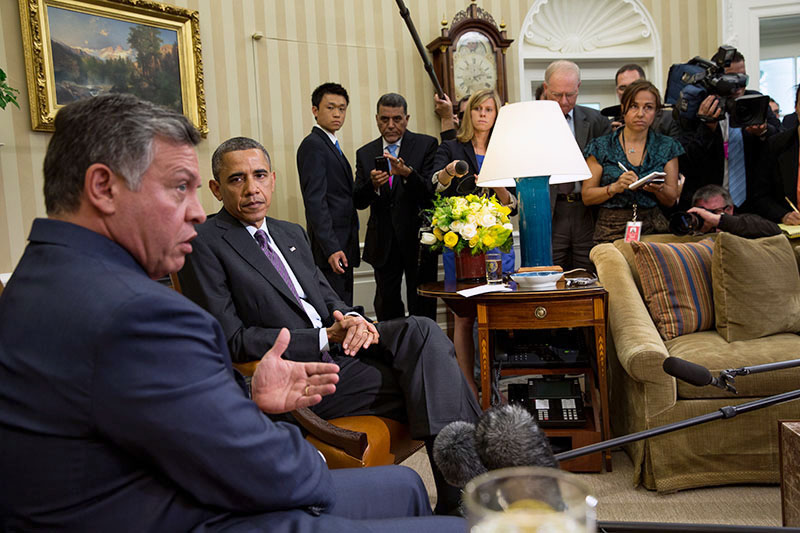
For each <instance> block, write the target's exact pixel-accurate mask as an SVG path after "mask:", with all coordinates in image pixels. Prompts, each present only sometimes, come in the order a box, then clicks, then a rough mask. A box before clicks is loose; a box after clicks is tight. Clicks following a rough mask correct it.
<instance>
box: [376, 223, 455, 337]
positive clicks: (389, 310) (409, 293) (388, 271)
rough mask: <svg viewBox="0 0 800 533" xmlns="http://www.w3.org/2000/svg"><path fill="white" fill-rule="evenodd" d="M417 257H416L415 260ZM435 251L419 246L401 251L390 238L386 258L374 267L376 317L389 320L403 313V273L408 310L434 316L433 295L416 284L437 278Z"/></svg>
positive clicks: (434, 303) (421, 314) (430, 316)
mask: <svg viewBox="0 0 800 533" xmlns="http://www.w3.org/2000/svg"><path fill="white" fill-rule="evenodd" d="M418 259H419V260H418ZM437 259H438V258H437V256H436V255H435V254H431V253H429V252H428V251H427V250H422V253H421V255H420V253H419V250H415V251H414V253H403V251H402V250H400V246H399V244H398V243H397V239H395V238H394V237H393V238H392V243H391V246H390V251H389V258H388V260H387V261H386V263H385V264H384V265H382V266H381V267H380V268H376V269H375V300H374V303H375V315H376V316H377V318H378V320H380V321H383V320H391V319H393V318H402V317H404V316H405V314H406V313H405V308H404V307H403V300H402V298H401V296H400V293H401V292H402V291H401V287H402V282H403V275H405V277H406V303H407V304H408V314H409V315H416V316H426V317H428V318H430V319H431V320H436V299H435V298H426V297H424V296H419V295H418V294H417V287H418V286H419V284H420V283H425V282H426V281H436V270H437V268H438V266H439V265H438V260H437Z"/></svg>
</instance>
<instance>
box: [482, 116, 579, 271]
mask: <svg viewBox="0 0 800 533" xmlns="http://www.w3.org/2000/svg"><path fill="white" fill-rule="evenodd" d="M591 175H592V174H591V172H590V171H589V166H588V165H587V164H586V161H585V160H584V158H583V154H582V153H581V149H580V147H578V143H577V141H575V137H574V136H573V135H572V131H570V129H569V125H568V124H567V121H566V120H565V119H564V113H563V112H562V111H561V107H560V106H559V105H558V103H557V102H553V101H550V100H537V101H533V102H518V103H516V104H508V105H505V106H503V107H502V108H500V112H499V113H498V115H497V120H496V121H495V124H494V129H493V130H492V138H491V140H490V141H489V146H488V147H487V148H486V156H485V158H484V160H483V165H482V166H481V172H480V174H479V175H478V179H477V182H476V183H477V185H479V186H481V187H516V188H517V200H518V202H519V230H520V241H521V242H520V249H521V250H522V266H525V267H532V266H550V265H552V264H553V244H552V229H551V228H552V221H551V212H550V187H549V184H557V183H568V182H573V181H582V180H585V179H588V178H589V177H591Z"/></svg>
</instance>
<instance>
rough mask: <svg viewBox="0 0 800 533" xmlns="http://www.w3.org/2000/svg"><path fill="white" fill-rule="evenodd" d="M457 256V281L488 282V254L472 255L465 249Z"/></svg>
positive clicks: (470, 251)
mask: <svg viewBox="0 0 800 533" xmlns="http://www.w3.org/2000/svg"><path fill="white" fill-rule="evenodd" d="M455 255H456V281H475V282H483V281H486V258H485V255H486V254H476V255H472V250H470V249H469V248H464V249H463V250H461V251H460V252H458V253H457V254H455Z"/></svg>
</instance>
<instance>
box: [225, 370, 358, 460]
mask: <svg viewBox="0 0 800 533" xmlns="http://www.w3.org/2000/svg"><path fill="white" fill-rule="evenodd" d="M257 365H258V361H248V362H247V363H234V365H233V366H234V368H236V370H238V371H239V372H241V373H242V375H243V376H252V375H253V374H254V373H255V371H256V366H257ZM292 416H294V418H295V420H296V421H297V423H298V424H300V425H301V426H302V427H303V429H305V430H306V431H308V432H309V433H311V434H312V435H314V436H315V437H316V438H318V439H319V440H321V441H322V442H324V443H326V444H330V445H331V446H333V447H335V448H340V449H341V450H343V451H344V452H345V453H347V454H348V455H351V456H353V457H356V458H358V459H360V458H361V457H363V456H364V451H365V450H366V449H367V443H368V441H367V434H366V433H364V432H361V431H351V430H349V429H344V428H340V427H338V426H335V425H333V424H331V423H330V422H328V421H327V420H323V419H322V418H320V417H318V416H317V415H316V414H315V413H314V412H313V411H312V410H311V409H309V408H308V407H302V408H300V409H295V410H294V411H292Z"/></svg>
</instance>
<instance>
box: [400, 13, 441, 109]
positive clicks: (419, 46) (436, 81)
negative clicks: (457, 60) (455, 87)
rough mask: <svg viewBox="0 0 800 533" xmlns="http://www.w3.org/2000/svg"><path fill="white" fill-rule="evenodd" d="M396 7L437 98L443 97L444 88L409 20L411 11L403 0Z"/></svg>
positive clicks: (412, 22)
mask: <svg viewBox="0 0 800 533" xmlns="http://www.w3.org/2000/svg"><path fill="white" fill-rule="evenodd" d="M397 7H399V8H400V16H401V17H403V20H405V21H406V26H408V31H409V32H411V38H412V39H414V44H415V45H417V50H418V51H419V55H420V56H422V62H423V63H424V64H425V70H427V71H428V76H430V78H431V81H432V82H433V86H434V87H435V88H436V94H438V95H439V98H441V99H444V90H443V89H442V86H441V84H440V83H439V78H437V77H436V73H435V72H434V71H433V65H432V64H431V61H430V59H428V54H427V53H426V52H425V47H424V46H423V45H422V41H420V40H419V34H418V33H417V29H416V28H415V27H414V21H413V20H411V13H409V11H408V8H407V7H406V3H405V2H403V0H397Z"/></svg>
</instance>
